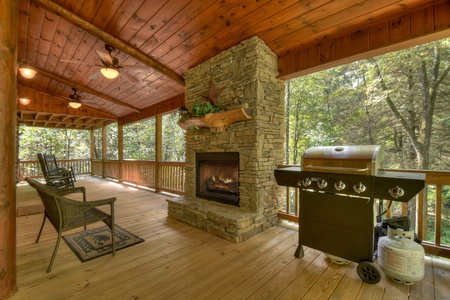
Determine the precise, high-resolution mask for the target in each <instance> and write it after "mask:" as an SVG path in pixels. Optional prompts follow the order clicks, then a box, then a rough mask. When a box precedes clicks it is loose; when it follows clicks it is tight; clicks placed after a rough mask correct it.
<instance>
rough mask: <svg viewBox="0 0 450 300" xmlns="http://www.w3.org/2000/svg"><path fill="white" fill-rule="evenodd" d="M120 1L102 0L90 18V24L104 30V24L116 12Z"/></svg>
mask: <svg viewBox="0 0 450 300" xmlns="http://www.w3.org/2000/svg"><path fill="white" fill-rule="evenodd" d="M121 4H122V2H121V1H103V3H102V4H101V5H100V6H99V9H98V12H97V14H96V15H95V16H94V18H93V19H92V22H91V23H92V24H94V25H95V26H97V27H98V28H101V29H102V30H105V26H106V25H107V24H108V23H109V22H110V20H111V18H112V17H113V16H114V15H115V14H116V13H117V10H118V9H119V7H120V5H121ZM69 11H70V9H69Z"/></svg>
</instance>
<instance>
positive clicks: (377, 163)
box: [302, 145, 383, 175]
mask: <svg viewBox="0 0 450 300" xmlns="http://www.w3.org/2000/svg"><path fill="white" fill-rule="evenodd" d="M382 166H383V147H382V146H378V145H363V146H321V147H311V148H309V149H307V150H306V151H305V153H304V154H303V155H302V170H303V171H310V172H326V173H345V174H361V175H376V174H377V173H378V170H379V169H380V168H382Z"/></svg>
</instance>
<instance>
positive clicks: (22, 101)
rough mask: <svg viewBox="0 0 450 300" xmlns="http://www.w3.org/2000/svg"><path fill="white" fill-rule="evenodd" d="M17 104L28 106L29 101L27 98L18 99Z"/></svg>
mask: <svg viewBox="0 0 450 300" xmlns="http://www.w3.org/2000/svg"><path fill="white" fill-rule="evenodd" d="M19 102H20V104H23V105H28V104H30V102H31V100H30V99H28V98H19Z"/></svg>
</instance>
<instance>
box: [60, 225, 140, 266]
mask: <svg viewBox="0 0 450 300" xmlns="http://www.w3.org/2000/svg"><path fill="white" fill-rule="evenodd" d="M115 229H116V251H117V250H120V249H124V248H126V247H130V246H132V245H135V244H138V243H141V242H143V241H144V240H143V239H141V238H139V237H137V236H135V235H134V234H132V233H130V232H128V231H126V230H125V229H123V228H122V227H120V226H117V225H116V226H115ZM63 239H64V240H65V241H66V243H67V245H69V247H70V249H72V251H73V252H75V254H76V255H77V256H78V258H79V259H80V260H81V261H82V262H85V261H88V260H91V259H94V258H97V257H100V256H103V255H106V254H110V253H111V252H112V247H111V230H110V229H109V227H108V226H106V225H104V226H102V227H98V228H94V229H88V230H85V231H80V232H77V233H73V234H68V235H65V236H63Z"/></svg>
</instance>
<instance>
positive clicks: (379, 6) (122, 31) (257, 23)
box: [17, 0, 436, 129]
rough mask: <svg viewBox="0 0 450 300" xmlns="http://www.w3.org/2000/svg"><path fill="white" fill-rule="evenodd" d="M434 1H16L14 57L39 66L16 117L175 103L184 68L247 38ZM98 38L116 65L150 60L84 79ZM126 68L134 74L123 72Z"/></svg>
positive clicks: (284, 38)
mask: <svg viewBox="0 0 450 300" xmlns="http://www.w3.org/2000/svg"><path fill="white" fill-rule="evenodd" d="M431 2H436V1H423V0H422V1H419V0H376V1H375V0H278V1H270V0H115V1H112V0H53V1H50V0H33V1H27V0H19V30H18V37H19V48H18V61H19V62H20V61H21V60H22V59H26V60H27V61H28V62H29V64H30V65H31V66H33V67H34V68H35V69H36V70H38V74H37V75H36V77H35V78H33V79H24V78H23V77H22V76H20V75H18V76H17V84H18V91H19V92H18V93H19V95H23V94H27V95H28V96H29V97H30V98H31V99H32V102H31V103H30V104H29V105H27V106H25V105H22V104H18V117H19V122H22V123H25V124H28V125H35V126H52V127H58V128H81V129H89V128H91V126H94V127H95V126H101V125H104V124H107V123H108V122H111V121H114V120H117V119H119V118H124V117H126V116H129V115H131V114H139V113H142V112H144V111H145V110H148V108H149V107H154V106H155V105H158V104H161V103H168V102H167V101H169V102H170V101H172V102H171V103H173V106H174V107H173V108H177V107H178V106H179V103H181V102H180V101H173V99H180V97H181V98H182V95H183V94H184V81H183V76H184V74H185V72H186V71H187V70H188V69H189V68H192V67H194V66H196V65H198V64H200V63H202V62H203V61H205V60H207V59H209V58H211V57H213V56H215V55H217V54H218V53H220V52H221V51H223V50H226V49H228V48H230V47H231V46H234V45H236V44H238V43H239V42H241V41H242V40H245V39H247V38H249V37H252V36H258V37H260V38H261V39H262V40H263V41H264V42H265V43H266V44H267V45H268V47H269V48H271V49H272V50H273V52H274V53H275V54H277V55H278V56H283V55H286V54H288V53H291V52H294V51H297V50H298V49H301V48H302V47H305V46H307V45H312V44H317V43H320V42H321V41H323V40H326V39H327V38H329V37H332V36H338V35H339V34H341V33H342V32H345V31H351V30H353V29H355V28H360V27H361V26H365V25H367V24H370V23H371V22H373V21H374V20H377V19H382V18H385V17H386V16H388V15H392V14H396V13H399V12H402V11H405V10H408V9H413V8H415V7H417V6H419V5H424V4H427V3H431ZM105 44H109V45H113V46H114V47H115V48H116V49H117V51H116V52H115V53H114V54H113V55H114V56H115V57H116V58H117V59H118V61H119V64H120V65H131V66H141V67H144V66H148V68H138V69H139V70H138V71H133V70H130V71H124V70H122V69H121V71H120V72H121V73H120V75H119V77H118V78H116V79H113V80H111V79H106V78H105V77H103V76H99V77H98V78H96V79H92V78H90V76H91V75H92V74H94V73H96V72H98V71H99V69H100V67H99V66H98V65H101V64H102V62H101V60H100V57H99V56H98V54H97V52H96V51H102V52H106V50H105ZM67 60H69V61H75V62H67ZM76 62H79V63H76ZM143 69H145V70H144V71H143ZM124 72H126V73H128V74H129V75H131V76H133V77H136V78H137V79H138V81H137V82H135V83H130V82H129V81H127V80H124V78H125V79H126V75H127V74H125V75H122V74H123V73H124ZM72 87H76V88H77V89H78V90H79V91H81V92H80V95H81V96H82V101H83V106H82V108H81V109H78V110H75V109H72V108H67V103H68V100H67V97H68V96H69V95H70V94H72V93H73V92H72ZM165 107H166V108H167V109H170V108H171V107H170V105H169V106H167V105H166V106H165ZM96 118H98V119H96ZM33 119H34V120H33ZM52 119H53V120H54V122H52V121H51V120H52ZM49 120H50V121H49ZM62 120H65V121H62ZM71 120H74V121H73V122H71Z"/></svg>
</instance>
